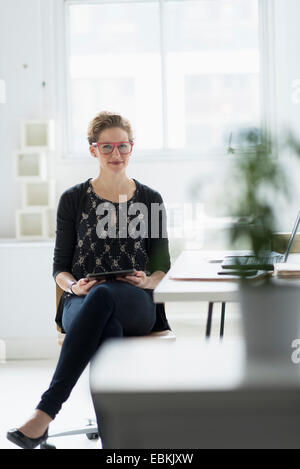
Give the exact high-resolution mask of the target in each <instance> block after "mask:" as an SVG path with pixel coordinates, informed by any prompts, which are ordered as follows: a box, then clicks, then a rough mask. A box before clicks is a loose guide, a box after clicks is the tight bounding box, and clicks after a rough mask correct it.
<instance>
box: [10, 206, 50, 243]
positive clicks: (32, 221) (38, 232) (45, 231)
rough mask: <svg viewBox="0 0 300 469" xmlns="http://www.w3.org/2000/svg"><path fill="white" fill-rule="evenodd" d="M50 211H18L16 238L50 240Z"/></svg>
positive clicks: (33, 208) (31, 208) (34, 209)
mask: <svg viewBox="0 0 300 469" xmlns="http://www.w3.org/2000/svg"><path fill="white" fill-rule="evenodd" d="M49 217H50V211H49V209H45V208H44V209H41V208H36V207H30V208H25V209H21V210H17V211H16V238H17V239H23V240H42V239H49V238H50V226H49Z"/></svg>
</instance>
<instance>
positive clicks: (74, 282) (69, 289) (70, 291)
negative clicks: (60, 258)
mask: <svg viewBox="0 0 300 469" xmlns="http://www.w3.org/2000/svg"><path fill="white" fill-rule="evenodd" d="M76 283H77V282H76V281H75V280H70V281H69V284H68V292H69V293H71V294H72V295H75V293H74V292H73V290H72V287H73V285H75V284H76Z"/></svg>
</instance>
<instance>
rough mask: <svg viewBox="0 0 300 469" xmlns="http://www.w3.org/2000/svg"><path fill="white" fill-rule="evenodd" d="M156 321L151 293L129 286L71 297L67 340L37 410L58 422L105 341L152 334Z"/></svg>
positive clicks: (107, 285) (114, 284)
mask: <svg viewBox="0 0 300 469" xmlns="http://www.w3.org/2000/svg"><path fill="white" fill-rule="evenodd" d="M155 320H156V307H155V304H154V303H153V301H152V298H151V296H150V294H149V292H147V290H144V289H142V288H139V287H135V286H133V285H130V284H129V283H125V282H120V281H107V282H105V283H102V284H99V285H96V286H95V287H93V288H92V289H91V290H90V291H89V293H88V294H87V295H86V296H75V295H71V296H70V297H68V298H67V299H66V302H65V305H64V310H63V318H62V321H63V327H64V330H65V331H66V337H65V339H64V342H63V346H62V349H61V353H60V357H59V360H58V363H57V366H56V370H55V372H54V375H53V378H52V381H51V383H50V386H49V388H48V390H47V391H46V392H44V394H43V395H42V397H41V401H40V403H39V404H38V406H37V409H40V410H43V411H44V412H46V413H47V414H48V415H50V417H51V418H53V419H54V418H55V416H56V414H57V413H58V412H59V410H60V409H61V407H62V404H63V403H64V402H65V401H66V400H67V399H68V397H69V395H70V393H71V391H72V389H73V387H74V386H75V384H76V382H77V381H78V379H79V377H80V375H81V374H82V372H83V371H84V369H85V367H86V366H87V364H88V363H89V362H90V360H91V359H92V357H93V356H94V354H95V352H96V351H97V350H98V348H99V346H100V345H101V344H102V343H103V342H104V340H106V339H108V338H112V337H123V336H139V335H145V334H148V333H149V332H151V330H152V328H153V326H154V323H155Z"/></svg>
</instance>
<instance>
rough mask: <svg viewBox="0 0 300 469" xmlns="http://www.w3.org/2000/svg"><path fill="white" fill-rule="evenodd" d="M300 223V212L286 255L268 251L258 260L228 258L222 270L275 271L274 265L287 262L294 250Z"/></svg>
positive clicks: (236, 257)
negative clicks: (291, 251)
mask: <svg viewBox="0 0 300 469" xmlns="http://www.w3.org/2000/svg"><path fill="white" fill-rule="evenodd" d="M299 223H300V211H299V213H298V215H297V218H296V221H295V224H294V228H293V230H292V233H291V236H290V239H289V242H288V245H287V248H286V251H285V253H284V254H280V253H279V252H275V251H266V252H265V254H264V255H262V256H260V258H259V259H258V258H257V257H255V256H253V255H246V256H226V257H225V258H224V260H223V261H222V264H221V268H222V269H231V270H234V269H236V270H238V269H245V270H251V271H254V270H270V271H271V270H274V264H278V263H282V262H286V261H287V259H288V256H289V253H290V250H291V248H292V245H293V242H294V239H295V236H296V233H297V230H298V226H299Z"/></svg>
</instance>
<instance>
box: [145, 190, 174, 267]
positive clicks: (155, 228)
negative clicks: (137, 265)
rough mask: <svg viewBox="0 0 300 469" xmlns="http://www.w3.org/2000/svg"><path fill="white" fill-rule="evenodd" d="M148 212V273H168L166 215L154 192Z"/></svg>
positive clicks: (161, 202)
mask: <svg viewBox="0 0 300 469" xmlns="http://www.w3.org/2000/svg"><path fill="white" fill-rule="evenodd" d="M150 205H151V206H150V207H149V208H148V210H149V215H150V216H149V226H148V236H149V263H148V270H149V271H150V273H153V272H155V271H156V270H161V271H162V272H168V270H169V269H170V267H171V262H170V252H169V240H168V234H167V215H166V209H165V205H164V203H163V199H162V197H161V195H160V194H159V193H158V192H156V193H155V197H154V198H152V201H151V204H150Z"/></svg>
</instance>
